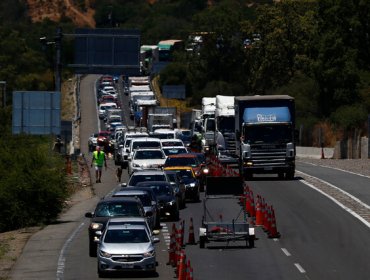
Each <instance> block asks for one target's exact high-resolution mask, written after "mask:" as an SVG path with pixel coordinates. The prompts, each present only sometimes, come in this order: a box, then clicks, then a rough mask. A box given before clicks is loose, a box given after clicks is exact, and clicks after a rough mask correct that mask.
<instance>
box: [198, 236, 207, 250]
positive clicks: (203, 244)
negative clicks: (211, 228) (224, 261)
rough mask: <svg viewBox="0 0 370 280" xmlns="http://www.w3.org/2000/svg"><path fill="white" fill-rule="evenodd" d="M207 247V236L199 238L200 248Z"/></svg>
mask: <svg viewBox="0 0 370 280" xmlns="http://www.w3.org/2000/svg"><path fill="white" fill-rule="evenodd" d="M205 246H206V237H205V236H199V248H200V249H203V248H205Z"/></svg>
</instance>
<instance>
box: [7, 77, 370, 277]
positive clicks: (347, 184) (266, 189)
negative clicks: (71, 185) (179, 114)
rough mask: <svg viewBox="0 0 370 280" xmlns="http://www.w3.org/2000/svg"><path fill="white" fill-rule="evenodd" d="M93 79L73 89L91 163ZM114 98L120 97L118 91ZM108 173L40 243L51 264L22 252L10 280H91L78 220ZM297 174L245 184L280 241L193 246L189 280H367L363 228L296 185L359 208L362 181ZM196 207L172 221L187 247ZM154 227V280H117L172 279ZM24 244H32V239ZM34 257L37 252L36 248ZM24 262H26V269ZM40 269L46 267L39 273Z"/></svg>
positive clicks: (328, 173) (165, 226) (367, 198)
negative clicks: (329, 192) (271, 213)
mask: <svg viewBox="0 0 370 280" xmlns="http://www.w3.org/2000/svg"><path fill="white" fill-rule="evenodd" d="M96 79H97V76H93V75H90V76H87V77H85V78H84V79H83V80H82V83H81V119H82V123H81V124H82V125H81V129H80V133H81V135H80V139H81V152H82V153H84V154H85V156H86V158H88V159H90V158H91V155H90V154H89V152H88V149H87V139H88V137H89V135H90V134H91V133H93V132H96V131H97V130H98V128H99V123H98V119H97V114H96V99H95V96H94V95H95V93H94V82H95V80H96ZM120 91H121V93H122V88H120ZM121 101H122V104H123V107H125V108H127V106H126V104H127V97H125V96H122V100H121ZM125 116H127V111H126V112H125ZM127 123H129V120H128V118H127ZM114 170H115V166H114V162H113V160H109V162H108V170H107V171H106V172H103V176H102V183H101V184H95V183H94V185H93V191H94V193H95V195H96V197H94V198H92V199H90V200H89V203H85V204H84V206H83V207H79V208H77V209H76V210H75V211H80V212H79V213H76V214H75V215H74V217H75V218H74V220H73V221H67V222H66V223H65V224H64V225H63V224H61V225H59V226H58V229H60V231H64V233H63V234H60V237H59V238H58V239H53V238H49V239H47V238H46V240H47V241H45V242H50V243H49V246H50V247H56V248H55V250H54V251H53V252H55V254H56V256H51V255H49V256H48V255H46V256H42V255H41V256H40V257H38V258H34V261H33V265H31V264H30V263H29V262H31V260H30V258H32V256H34V255H32V252H31V251H28V250H30V249H27V250H25V252H24V254H25V255H24V256H23V258H21V261H20V262H19V263H17V266H16V269H17V270H16V271H15V272H14V273H13V277H12V279H35V278H38V279H55V278H56V279H66V280H67V279H98V275H97V264H96V258H91V257H89V256H88V235H87V227H88V223H89V219H87V218H85V217H84V212H86V211H91V210H92V209H93V207H94V206H95V204H96V202H97V200H98V198H99V197H103V196H104V195H105V194H107V193H108V192H109V191H111V190H112V189H113V188H114V187H116V186H117V183H116V181H115V178H114ZM91 171H92V170H91ZM297 171H299V172H297V173H296V177H295V180H292V181H285V180H278V179H277V177H275V176H268V177H266V176H263V177H262V176H259V177H257V178H255V179H254V180H252V181H248V182H247V184H248V186H249V187H250V188H251V189H252V190H253V193H254V195H255V196H256V195H257V194H259V195H261V196H262V197H263V198H264V199H265V200H266V202H267V203H268V204H269V205H273V207H274V209H275V213H276V222H277V229H278V231H279V232H280V234H281V237H280V238H278V239H269V238H268V237H267V236H266V233H265V232H264V231H263V230H262V229H261V228H260V227H258V228H256V237H257V240H256V241H255V247H254V248H246V247H245V242H244V243H243V242H239V243H230V244H226V243H217V244H214V243H210V244H207V246H206V248H204V249H200V248H199V245H186V246H185V252H186V256H187V259H189V260H190V262H191V265H192V267H193V270H194V279H197V280H201V279H204V280H206V279H207V280H208V279H212V280H223V279H233V280H239V279H240V280H241V279H248V278H251V279H255V280H264V279H318V280H320V279H333V280H334V279H335V280H340V279H343V280H345V279H356V280H357V279H359V280H362V279H364V280H365V279H369V275H370V266H369V265H368V263H369V260H370V249H369V248H370V228H369V225H368V224H366V223H364V222H362V221H360V220H359V219H358V218H356V217H355V216H354V215H353V214H351V213H349V211H347V210H346V209H344V208H343V207H341V206H340V205H338V204H337V203H335V202H334V201H333V200H332V199H329V198H328V197H327V196H325V195H324V194H323V193H321V192H318V191H317V190H315V189H314V188H313V187H312V186H309V185H307V183H306V182H305V181H304V180H303V177H305V176H306V174H307V175H310V176H314V177H317V178H320V179H321V180H324V181H326V182H328V183H330V184H332V185H334V186H336V187H337V188H340V189H343V190H344V191H346V192H347V193H349V194H350V195H352V196H353V197H356V198H357V199H359V200H360V201H362V202H363V203H364V204H365V205H370V187H369V186H370V179H369V178H367V177H363V176H359V175H356V174H350V173H348V172H344V171H341V170H336V169H330V168H325V167H320V166H315V165H312V164H306V163H303V162H299V163H298V166H297ZM300 172H303V173H300ZM92 175H93V174H92ZM122 179H123V182H125V181H127V179H128V177H127V172H125V170H124V172H123V178H122ZM203 197H204V194H203V193H202V198H203ZM202 207H203V205H202V203H201V202H199V203H193V202H189V203H187V207H186V208H185V209H184V210H181V211H180V218H181V220H184V221H185V236H184V239H185V242H186V241H187V239H188V229H189V221H190V218H192V219H193V221H194V229H195V238H196V241H198V240H199V238H198V229H199V226H200V224H201V218H202V213H203V208H202ZM212 211H213V212H214V213H215V214H216V216H217V214H222V215H224V217H229V216H230V217H231V216H233V215H235V213H236V214H237V213H238V212H239V211H240V206H239V205H238V204H237V203H236V202H230V201H227V200H226V201H223V200H219V201H217V204H212ZM161 225H162V229H161V233H160V234H159V237H160V240H161V241H160V243H158V245H157V260H158V267H157V273H158V275H157V276H156V277H145V276H144V275H136V274H128V275H122V276H121V277H122V278H124V279H138V278H142V277H145V279H173V278H174V276H175V274H174V269H173V268H172V267H171V266H169V265H166V263H167V261H168V252H167V248H168V244H169V233H170V230H171V228H172V225H173V222H171V221H165V220H163V221H162V223H161ZM178 225H179V223H176V226H178ZM66 228H67V229H68V230H66ZM45 230H47V228H46V229H45ZM41 234H42V232H40V235H41ZM38 238H41V237H40V236H38ZM30 241H31V242H33V241H32V239H31V240H30ZM51 244H53V245H51ZM44 246H48V244H44ZM34 250H37V247H36V248H35V249H34ZM26 254H28V255H26ZM27 256H28V257H27ZM25 259H28V263H27V261H26V260H25ZM61 260H62V261H61ZM47 262H49V263H50V265H49V267H47V268H45V263H47ZM41 263H43V264H44V265H42V264H41ZM26 264H28V266H26ZM22 265H23V266H22ZM30 270H32V271H30ZM22 275H23V277H22Z"/></svg>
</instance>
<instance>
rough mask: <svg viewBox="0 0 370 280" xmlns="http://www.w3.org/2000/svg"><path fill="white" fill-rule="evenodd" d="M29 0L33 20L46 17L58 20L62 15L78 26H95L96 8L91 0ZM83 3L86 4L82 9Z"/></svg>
mask: <svg viewBox="0 0 370 280" xmlns="http://www.w3.org/2000/svg"><path fill="white" fill-rule="evenodd" d="M76 2H77V1H75V0H48V1H43V0H27V5H28V15H29V17H30V18H31V20H32V22H39V21H42V20H43V19H45V18H48V19H50V20H52V21H56V22H58V21H59V20H60V19H61V18H62V17H68V18H70V19H71V20H72V21H73V23H74V24H75V25H76V26H79V27H90V28H94V27H95V20H94V14H95V10H94V9H92V8H91V4H90V1H89V0H85V1H82V3H83V4H81V1H78V3H79V4H78V5H77V4H76ZM81 5H84V6H83V7H82V9H81Z"/></svg>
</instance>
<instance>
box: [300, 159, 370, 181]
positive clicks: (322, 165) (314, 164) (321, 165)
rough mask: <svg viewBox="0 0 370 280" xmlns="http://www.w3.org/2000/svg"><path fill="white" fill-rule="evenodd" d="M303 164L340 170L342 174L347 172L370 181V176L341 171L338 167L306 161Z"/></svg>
mask: <svg viewBox="0 0 370 280" xmlns="http://www.w3.org/2000/svg"><path fill="white" fill-rule="evenodd" d="M301 162H302V163H304V164H309V165H313V166H320V167H326V168H330V169H334V170H339V171H342V172H347V173H350V174H353V175H357V176H361V177H365V178H369V179H370V176H367V175H363V174H360V173H356V172H353V171H349V170H344V169H341V168H338V167H332V166H328V165H324V164H316V163H311V162H305V161H301Z"/></svg>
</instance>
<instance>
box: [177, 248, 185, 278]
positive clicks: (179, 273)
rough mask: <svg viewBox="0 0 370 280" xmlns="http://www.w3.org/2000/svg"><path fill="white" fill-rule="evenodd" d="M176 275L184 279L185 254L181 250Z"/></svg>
mask: <svg viewBox="0 0 370 280" xmlns="http://www.w3.org/2000/svg"><path fill="white" fill-rule="evenodd" d="M176 275H177V277H178V279H179V280H186V254H185V251H184V250H181V255H180V260H179V262H178V266H177V270H176Z"/></svg>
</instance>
